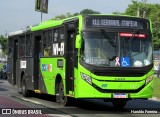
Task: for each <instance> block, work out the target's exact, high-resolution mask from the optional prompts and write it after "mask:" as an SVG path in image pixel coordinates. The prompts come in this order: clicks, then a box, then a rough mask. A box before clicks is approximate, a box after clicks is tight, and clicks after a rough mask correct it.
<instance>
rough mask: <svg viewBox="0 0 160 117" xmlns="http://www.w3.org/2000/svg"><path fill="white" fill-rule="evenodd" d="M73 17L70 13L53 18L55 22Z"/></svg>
mask: <svg viewBox="0 0 160 117" xmlns="http://www.w3.org/2000/svg"><path fill="white" fill-rule="evenodd" d="M72 16H73V15H72V14H71V13H70V12H67V13H66V14H65V15H64V14H61V15H57V16H55V17H54V19H55V20H61V19H65V18H68V17H72Z"/></svg>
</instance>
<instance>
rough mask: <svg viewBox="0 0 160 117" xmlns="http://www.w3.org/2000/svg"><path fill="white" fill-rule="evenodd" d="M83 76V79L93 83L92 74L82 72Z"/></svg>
mask: <svg viewBox="0 0 160 117" xmlns="http://www.w3.org/2000/svg"><path fill="white" fill-rule="evenodd" d="M81 77H82V79H83V80H85V81H86V82H88V83H89V84H92V79H91V77H90V76H88V75H86V74H83V73H81Z"/></svg>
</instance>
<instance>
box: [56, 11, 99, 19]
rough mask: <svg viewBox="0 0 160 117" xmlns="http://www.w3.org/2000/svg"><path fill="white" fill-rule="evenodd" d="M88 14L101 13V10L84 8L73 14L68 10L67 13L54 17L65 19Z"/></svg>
mask: <svg viewBox="0 0 160 117" xmlns="http://www.w3.org/2000/svg"><path fill="white" fill-rule="evenodd" d="M87 14H100V12H98V11H94V10H92V9H83V10H82V11H80V12H79V13H74V14H71V13H70V12H68V13H66V14H61V15H57V16H55V17H54V19H55V20H60V19H65V18H69V17H73V16H77V15H87Z"/></svg>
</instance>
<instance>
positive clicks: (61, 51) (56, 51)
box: [53, 42, 64, 56]
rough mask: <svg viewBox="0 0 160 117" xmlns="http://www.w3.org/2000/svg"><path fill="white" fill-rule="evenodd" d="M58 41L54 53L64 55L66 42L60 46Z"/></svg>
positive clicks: (54, 46)
mask: <svg viewBox="0 0 160 117" xmlns="http://www.w3.org/2000/svg"><path fill="white" fill-rule="evenodd" d="M58 45H59V44H58V43H55V44H53V55H59V53H60V55H61V56H63V55H64V42H63V43H60V48H59V46H58Z"/></svg>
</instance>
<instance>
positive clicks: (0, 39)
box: [0, 35, 7, 54]
mask: <svg viewBox="0 0 160 117" xmlns="http://www.w3.org/2000/svg"><path fill="white" fill-rule="evenodd" d="M0 45H1V48H2V51H3V52H4V53H5V54H6V53H7V38H5V37H4V36H3V35H0Z"/></svg>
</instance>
